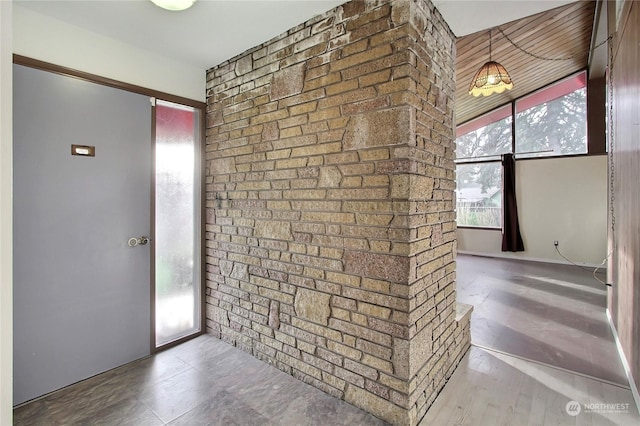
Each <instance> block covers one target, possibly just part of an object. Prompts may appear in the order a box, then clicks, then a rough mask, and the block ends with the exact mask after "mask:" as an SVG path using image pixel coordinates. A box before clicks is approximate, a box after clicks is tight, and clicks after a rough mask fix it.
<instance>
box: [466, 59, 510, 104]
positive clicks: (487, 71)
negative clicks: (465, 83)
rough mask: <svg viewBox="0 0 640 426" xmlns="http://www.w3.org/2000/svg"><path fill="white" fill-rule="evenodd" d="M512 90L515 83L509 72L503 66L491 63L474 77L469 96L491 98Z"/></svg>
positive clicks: (484, 66) (485, 65)
mask: <svg viewBox="0 0 640 426" xmlns="http://www.w3.org/2000/svg"><path fill="white" fill-rule="evenodd" d="M510 89H513V81H511V77H510V76H509V73H508V72H507V70H506V69H505V68H504V67H503V66H502V65H501V64H499V63H497V62H494V61H489V62H487V63H486V64H484V65H483V66H482V68H480V69H479V70H478V72H477V73H476V75H475V76H473V80H471V86H469V94H470V95H473V96H489V95H490V94H492V93H502V92H504V91H505V90H510Z"/></svg>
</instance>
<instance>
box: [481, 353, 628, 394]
mask: <svg viewBox="0 0 640 426" xmlns="http://www.w3.org/2000/svg"><path fill="white" fill-rule="evenodd" d="M471 346H475V347H476V348H479V349H484V350H486V351H489V352H495V353H499V354H502V355H505V356H509V357H511V358H516V359H520V360H522V361H527V362H531V363H533V364H538V365H541V366H543V367H549V368H552V369H554V370H558V371H562V372H565V373H568V374H573V375H576V376H580V377H584V378H586V379H591V380H595V381H597V382H600V383H604V384H607V385H610V386H615V387H617V388H620V389H624V390H628V391H631V388H630V387H629V386H627V385H623V384H620V383H615V382H612V381H609V380H606V379H602V378H599V377H595V376H591V375H589V374H584V373H580V372H577V371H573V370H569V369H567V368H562V367H558V366H557V365H552V364H547V363H546V362H541V361H537V360H534V359H530V358H525V357H523V356H520V355H515V354H511V353H509V352H504V351H501V350H499V349H495V348H491V347H488V346H483V345H478V344H476V343H471Z"/></svg>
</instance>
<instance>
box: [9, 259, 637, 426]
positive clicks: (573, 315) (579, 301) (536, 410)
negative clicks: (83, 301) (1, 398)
mask: <svg viewBox="0 0 640 426" xmlns="http://www.w3.org/2000/svg"><path fill="white" fill-rule="evenodd" d="M458 300H459V301H461V302H464V303H470V304H473V305H474V312H473V314H472V315H473V316H472V323H471V324H472V331H471V332H472V342H473V344H474V345H477V346H473V347H472V348H471V350H470V351H469V353H467V355H466V356H465V357H464V359H463V361H462V363H461V364H460V366H459V367H458V368H457V370H456V371H455V373H454V375H453V376H452V377H451V380H450V381H449V383H448V384H447V385H446V386H445V389H444V390H443V392H442V393H441V394H440V395H439V396H438V398H437V399H436V401H435V403H434V405H433V406H432V407H431V409H430V410H429V412H428V413H427V415H426V417H425V418H424V419H423V422H422V423H421V424H422V425H452V424H459V425H495V424H505V425H510V424H512V425H521V424H540V425H545V424H560V425H564V424H567V425H575V424H585V425H601V424H603V425H604V424H618V425H627V424H629V425H631V424H640V416H639V415H638V412H637V410H636V407H635V405H634V403H633V398H632V395H631V392H630V391H629V389H628V387H627V386H626V380H625V379H624V374H623V371H622V367H621V365H620V361H619V359H618V355H617V353H616V350H615V345H614V343H613V339H612V336H611V332H610V331H609V329H608V325H607V323H606V318H605V316H604V303H605V293H604V291H603V290H602V287H601V285H600V284H598V283H597V281H595V280H593V278H592V277H590V276H589V274H587V273H586V272H584V271H581V270H579V269H576V268H575V267H571V266H562V265H550V264H538V263H531V262H514V261H506V260H498V259H487V258H478V257H471V256H459V258H458ZM571 401H577V403H578V404H580V405H581V407H583V408H582V411H581V412H580V413H579V414H577V415H575V416H573V415H570V413H568V412H567V410H566V407H567V405H568V404H569V405H570V404H572V402H571ZM602 403H608V404H619V405H618V406H617V407H618V408H617V409H616V410H615V411H612V410H609V411H608V412H602V411H603V410H602V409H598V408H597V407H598V406H594V405H593V404H602ZM585 404H591V405H585ZM589 407H590V408H591V409H589ZM594 407H596V408H597V409H594ZM587 411H590V412H587ZM571 414H576V412H572V413H571ZM14 424H17V425H56V424H60V425H62V424H64V425H98V424H102V425H163V424H171V425H189V426H192V425H193V426H195V425H284V426H288V425H296V426H297V425H383V424H384V422H382V421H381V420H379V419H377V418H375V417H373V416H372V415H370V414H367V413H365V412H363V411H362V410H359V409H358V408H356V407H353V406H351V405H349V404H347V403H345V402H343V401H340V400H337V399H335V398H332V397H330V396H328V395H326V394H324V393H322V392H321V391H319V390H317V389H315V388H313V387H311V386H309V385H306V384H304V383H302V382H299V381H298V380H296V379H294V378H292V377H290V376H288V375H287V374H285V373H282V372H281V371H279V370H277V369H276V368H274V367H272V366H269V365H267V364H265V363H262V362H260V361H258V360H257V359H255V358H253V357H251V356H250V355H248V354H246V353H244V352H243V351H241V350H238V349H236V348H233V347H231V346H229V345H227V344H226V343H224V342H221V341H219V340H217V339H214V338H212V337H209V336H202V337H199V338H197V339H195V340H192V341H190V342H187V343H185V344H183V345H180V346H178V347H175V348H172V349H169V350H167V351H165V352H162V353H160V354H158V355H156V356H154V357H151V358H149V359H145V360H141V361H138V362H136V363H133V364H130V365H127V366H124V367H121V368H119V369H116V370H113V371H110V372H107V373H105V374H102V375H100V376H97V377H94V378H92V379H89V380H86V381H83V382H81V383H78V384H76V385H73V386H70V387H68V388H65V389H63V390H61V391H58V392H55V393H53V394H50V395H48V396H46V397H44V398H42V399H40V400H37V401H34V402H32V403H30V404H27V405H24V406H22V407H20V408H18V409H16V410H14Z"/></svg>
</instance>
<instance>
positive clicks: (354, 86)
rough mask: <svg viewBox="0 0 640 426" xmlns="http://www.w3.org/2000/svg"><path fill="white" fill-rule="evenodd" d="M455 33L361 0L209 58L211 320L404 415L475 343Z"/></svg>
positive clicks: (342, 392) (380, 408)
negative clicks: (460, 288) (461, 212)
mask: <svg viewBox="0 0 640 426" xmlns="http://www.w3.org/2000/svg"><path fill="white" fill-rule="evenodd" d="M454 56H455V43H454V38H453V35H452V34H451V32H450V31H449V29H448V27H447V26H446V24H445V23H444V21H443V20H442V18H441V16H440V14H439V13H438V11H437V10H436V9H435V8H434V7H433V6H432V5H431V3H429V2H428V0H418V1H409V0H399V1H396V0H392V1H389V0H378V1H352V2H349V3H346V4H344V5H343V6H340V7H338V8H336V9H334V10H331V11H329V12H327V13H325V14H324V15H322V16H319V17H316V18H314V19H312V20H310V21H308V22H306V23H304V24H301V25H299V26H297V27H295V28H292V29H291V30H289V31H288V32H287V33H285V34H282V35H281V36H279V37H276V38H275V39H273V40H270V41H268V42H266V43H264V44H262V45H260V46H257V47H255V48H253V49H251V50H249V51H247V52H245V53H243V54H242V55H239V56H238V57H235V58H233V59H231V60H229V61H227V62H225V63H223V64H220V65H218V66H216V67H214V68H212V69H210V70H209V71H208V73H207V103H208V111H207V143H206V156H207V157H206V158H207V177H206V178H207V188H206V193H207V206H206V207H207V225H206V247H207V252H206V262H207V301H206V302H207V305H206V306H207V313H206V314H207V330H208V332H210V333H211V334H214V335H216V336H218V337H220V338H222V339H224V340H225V341H228V342H230V343H232V344H234V345H236V346H238V347H240V348H242V349H244V350H246V351H248V352H250V353H252V354H253V355H254V356H256V357H258V358H260V359H262V360H264V361H266V362H270V363H273V364H274V365H276V366H277V367H278V368H280V369H281V370H283V371H286V372H288V373H290V374H292V375H294V376H295V377H297V378H299V379H300V380H303V381H305V382H307V383H310V384H312V385H314V386H316V387H318V388H320V389H322V390H323V391H325V392H327V393H329V394H331V395H334V396H336V397H339V398H344V399H345V400H347V401H348V402H351V403H353V404H355V405H357V406H360V407H362V408H364V409H365V410H368V411H369V412H371V413H373V414H374V415H376V416H378V417H380V418H383V419H385V420H387V421H389V422H391V423H394V424H416V423H417V422H418V421H419V420H420V418H421V417H422V416H423V415H424V413H425V412H426V410H427V408H428V407H429V405H430V404H431V403H432V402H433V400H434V399H435V397H436V395H437V394H438V392H439V391H440V389H441V388H442V387H443V386H444V383H445V381H446V379H447V378H448V377H449V376H450V374H451V373H452V372H453V369H454V368H455V365H457V362H459V360H460V358H461V356H462V354H464V352H465V351H466V349H467V348H468V344H469V327H468V316H466V317H465V320H464V321H463V322H460V321H457V318H456V302H455V297H456V296H455V294H456V293H455V260H454V259H455V250H456V246H455V244H456V242H455V239H456V237H455V213H454V210H453V209H454V205H453V203H454V197H453V191H454V188H455V179H454V163H453V160H454V143H453V132H454V130H453V106H454V100H453V95H454V76H455V69H454Z"/></svg>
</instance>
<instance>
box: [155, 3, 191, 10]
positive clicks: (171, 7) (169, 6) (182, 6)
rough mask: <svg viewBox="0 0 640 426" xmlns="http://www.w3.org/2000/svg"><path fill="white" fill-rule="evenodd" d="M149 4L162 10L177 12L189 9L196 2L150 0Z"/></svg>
mask: <svg viewBox="0 0 640 426" xmlns="http://www.w3.org/2000/svg"><path fill="white" fill-rule="evenodd" d="M151 2H152V3H153V4H155V5H156V6H159V7H161V8H163V9H167V10H172V11H179V10H185V9H189V8H190V7H191V6H193V4H194V3H195V2H196V0H151Z"/></svg>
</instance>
